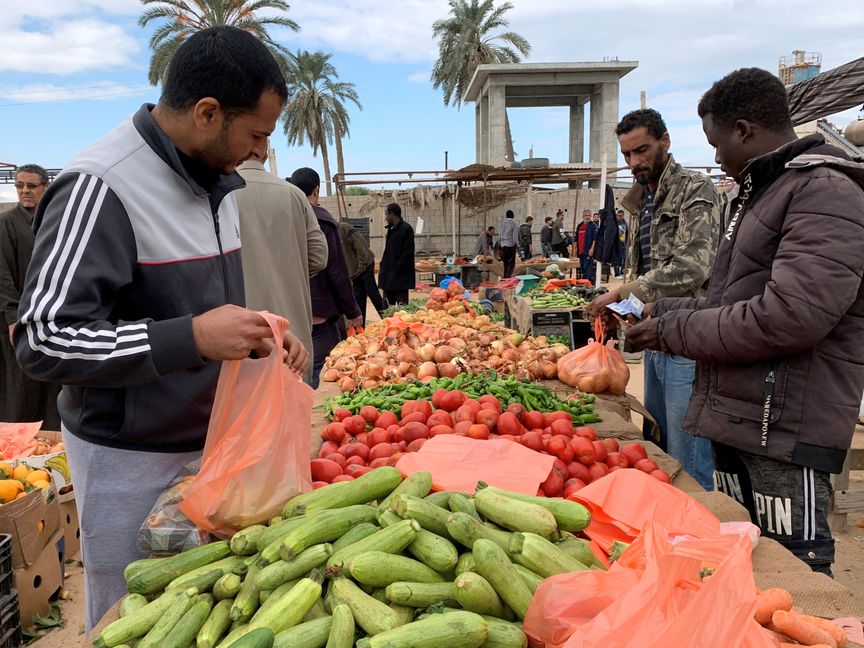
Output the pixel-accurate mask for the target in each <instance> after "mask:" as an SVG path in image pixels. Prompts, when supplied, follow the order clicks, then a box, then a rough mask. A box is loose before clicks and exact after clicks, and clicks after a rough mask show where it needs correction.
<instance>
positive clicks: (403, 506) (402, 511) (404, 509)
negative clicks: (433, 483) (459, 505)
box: [390, 495, 450, 538]
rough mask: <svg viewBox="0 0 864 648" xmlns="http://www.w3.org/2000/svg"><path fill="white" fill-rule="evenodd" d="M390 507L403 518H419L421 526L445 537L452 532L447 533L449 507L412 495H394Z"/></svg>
mask: <svg viewBox="0 0 864 648" xmlns="http://www.w3.org/2000/svg"><path fill="white" fill-rule="evenodd" d="M390 508H391V509H393V510H394V511H396V514H397V515H398V516H399V517H401V518H403V519H406V518H407V519H412V520H417V522H418V523H419V524H420V526H421V527H423V528H424V529H426V530H427V531H431V532H432V533H437V534H438V535H439V536H443V537H445V538H449V537H450V534H449V533H447V518H448V517H450V513H449V512H448V511H447V509H443V508H441V507H440V506H435V505H434V504H430V503H429V502H427V501H425V500H422V499H420V498H419V497H412V496H411V495H399V496H398V497H394V498H393V499H392V500H390Z"/></svg>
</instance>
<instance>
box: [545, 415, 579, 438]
mask: <svg viewBox="0 0 864 648" xmlns="http://www.w3.org/2000/svg"><path fill="white" fill-rule="evenodd" d="M549 429H550V430H552V434H560V435H563V436H565V437H568V438H569V437H572V436H573V422H572V421H565V420H564V419H555V420H554V421H552V423H551V425H550V426H549Z"/></svg>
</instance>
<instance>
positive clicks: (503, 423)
mask: <svg viewBox="0 0 864 648" xmlns="http://www.w3.org/2000/svg"><path fill="white" fill-rule="evenodd" d="M496 428H497V430H498V433H499V434H511V435H513V436H519V435H520V434H522V424H521V423H520V422H519V418H518V417H517V416H516V415H515V414H514V413H513V412H504V413H503V414H501V416H499V417H498V421H497V425H496Z"/></svg>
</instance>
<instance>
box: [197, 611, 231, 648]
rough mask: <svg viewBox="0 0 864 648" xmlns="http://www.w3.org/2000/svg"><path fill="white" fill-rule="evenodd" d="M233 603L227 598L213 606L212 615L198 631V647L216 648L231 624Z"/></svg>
mask: <svg viewBox="0 0 864 648" xmlns="http://www.w3.org/2000/svg"><path fill="white" fill-rule="evenodd" d="M233 603H234V601H233V600H232V599H225V600H222V601H219V602H218V603H217V604H216V605H215V606H213V609H212V610H210V615H209V616H208V617H207V620H206V621H205V622H204V625H202V626H201V629H200V630H199V631H198V637H197V639H196V648H215V646H216V644H218V643H219V640H220V639H221V638H222V635H224V634H225V632H226V631H227V630H228V627H229V626H230V625H231V605H232V604H233Z"/></svg>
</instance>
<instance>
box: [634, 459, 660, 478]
mask: <svg viewBox="0 0 864 648" xmlns="http://www.w3.org/2000/svg"><path fill="white" fill-rule="evenodd" d="M633 467H634V468H635V469H636V470H641V471H642V472H644V473H645V474H647V475H650V474H651V473H653V472H654V471H655V470H659V467H658V466H657V462H656V461H654V460H653V459H640V460H639V461H637V462H636V463H635V464H633Z"/></svg>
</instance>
